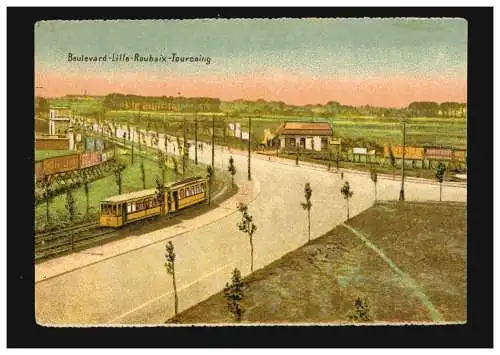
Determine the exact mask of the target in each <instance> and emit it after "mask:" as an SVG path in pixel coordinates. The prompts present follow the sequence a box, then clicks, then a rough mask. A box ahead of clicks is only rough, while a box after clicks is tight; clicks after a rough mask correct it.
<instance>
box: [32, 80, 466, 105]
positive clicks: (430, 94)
mask: <svg viewBox="0 0 500 355" xmlns="http://www.w3.org/2000/svg"><path fill="white" fill-rule="evenodd" d="M165 75H166V77H165V78H162V77H160V76H158V75H157V74H155V73H124V72H119V73H118V72H117V73H100V74H97V73H92V74H90V73H89V74H78V73H67V72H66V73H54V72H37V73H36V74H35V83H36V85H35V86H42V87H43V89H35V94H36V95H40V96H45V97H60V96H64V95H67V94H75V95H82V94H83V93H84V92H85V90H86V91H87V95H99V96H100V95H106V94H109V93H112V92H117V93H122V94H135V95H144V96H177V93H178V92H180V93H181V95H182V96H185V97H200V96H201V97H218V98H220V99H221V100H223V101H231V100H236V99H246V100H257V99H264V100H267V101H283V102H285V103H287V104H292V105H306V104H325V103H326V102H327V101H338V102H340V103H341V104H343V105H353V106H361V105H372V106H379V107H406V106H408V104H409V103H410V102H413V101H436V102H445V101H455V102H466V101H467V80H466V79H457V78H450V79H446V78H443V77H442V76H437V75H435V76H433V75H431V74H429V75H428V76H427V77H420V78H419V77H416V76H394V75H393V76H391V77H388V76H387V77H367V78H364V79H363V78H359V77H358V78H350V79H347V78H337V79H335V78H321V79H319V78H316V77H314V76H308V75H294V74H288V73H280V72H274V73H269V72H267V73H266V72H263V73H258V74H254V75H252V76H249V75H246V76H245V75H238V76H233V77H231V76H214V75H206V76H201V75H197V76H189V75H187V76H176V75H171V74H168V75H167V74H165ZM172 81H175V84H171V82H172Z"/></svg>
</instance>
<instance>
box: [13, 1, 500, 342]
mask: <svg viewBox="0 0 500 355" xmlns="http://www.w3.org/2000/svg"><path fill="white" fill-rule="evenodd" d="M279 17H290V18H298V17H461V18H465V19H466V20H467V21H468V36H469V40H468V112H469V116H470V117H472V119H471V120H469V122H468V140H469V142H468V146H469V152H468V157H469V171H468V175H469V181H468V231H469V232H468V322H467V324H465V325H446V326H375V327H295V326H294V327H282V326H276V327H259V326H256V327H253V326H252V327H207V328H204V327H179V328H164V327H153V328H151V327H147V328H46V327H41V326H38V325H37V324H36V323H35V317H34V270H33V255H34V250H33V243H32V238H31V237H30V236H31V235H33V229H34V228H33V223H34V222H33V221H34V211H33V209H32V208H31V207H29V208H27V207H26V206H28V201H32V199H33V197H32V196H33V180H32V176H33V169H34V166H33V145H30V144H24V142H25V140H23V144H20V145H18V144H17V142H16V141H17V135H18V132H25V131H26V130H31V131H33V128H34V127H33V120H32V119H29V118H30V117H32V115H33V107H34V90H33V84H34V61H33V58H34V36H33V30H34V24H35V22H36V21H39V20H55V19H64V20H70V19H75V20H79V19H190V18H279ZM7 38H8V40H7V49H8V53H7V62H8V67H7V68H8V71H7V77H8V80H7V82H8V85H7V88H8V100H7V101H8V112H7V113H8V116H7V117H9V118H10V119H9V120H8V122H7V128H8V132H9V133H10V134H11V135H10V137H9V138H10V139H9V138H8V147H9V148H10V149H8V159H7V161H8V164H7V167H8V170H7V179H8V181H9V182H10V187H11V188H10V189H9V192H8V197H9V199H8V202H9V203H12V204H8V206H9V207H11V209H10V210H8V212H7V217H10V220H9V218H7V221H8V222H7V223H8V226H9V228H8V233H7V235H8V237H7V247H8V248H7V271H8V272H7V308H8V309H7V324H8V329H7V346H8V347H23V348H33V347H114V348H126V347H187V348H200V347H231V348H238V347H239V348H241V347H268V348H272V347H282V348H292V347H294V348H295V347H309V348H318V347H323V348H325V347H357V348H366V347H454V348H456V347H492V346H493V233H492V232H493V229H492V221H493V203H492V202H493V200H492V197H491V194H489V193H487V192H486V191H488V192H489V191H492V187H493V181H492V178H493V170H492V164H491V162H493V153H492V152H493V137H492V128H493V8H492V7H481V8H478V7H475V8H471V7H460V8H449V7H447V8H443V7H433V8H423V7H419V8H410V7H406V8H394V7H377V8H346V7H328V8H236V7H231V8H214V7H212V8H110V7H103V8H89V7H87V8H82V7H73V8H61V7H45V8H39V7H38V8H34V7H31V8H19V7H9V8H7ZM14 67H15V68H14ZM28 96H29V97H30V100H26V98H27V97H28ZM490 117H491V118H490ZM32 143H33V142H32ZM14 183H15V184H16V187H15V188H14V186H13V185H14ZM28 186H30V188H28ZM481 187H482V188H481ZM488 188H489V189H488ZM487 189H488V190H487ZM14 201H15V202H16V203H15V204H14V203H13V202H14ZM14 206H15V207H14ZM20 211H22V212H23V213H19V212H20ZM28 221H29V223H28ZM9 222H10V223H9Z"/></svg>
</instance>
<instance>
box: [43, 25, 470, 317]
mask: <svg viewBox="0 0 500 355" xmlns="http://www.w3.org/2000/svg"><path fill="white" fill-rule="evenodd" d="M34 31H35V58H34V61H35V88H34V90H35V97H36V107H35V112H34V119H35V132H34V133H35V143H36V144H35V158H36V159H35V160H36V161H35V176H34V184H35V196H34V199H35V207H34V208H35V227H36V235H35V255H34V257H35V260H36V263H35V265H34V268H35V313H36V321H37V323H38V324H39V325H42V326H47V327H67V326H71V327H87V326H103V325H105V326H112V327H114V326H151V325H162V326H165V327H181V326H192V325H194V326H217V325H230V326H249V325H280V326H287V325H321V326H349V325H362V326H368V325H381V324H383V325H393V326H401V325H407V324H419V325H425V324H445V325H446V324H465V323H467V22H466V21H465V20H464V19H461V18H300V19H299V18H296V19H292V18H281V19H252V18H248V19H196V20H108V21H97V20H86V21H62V20H50V21H40V22H37V23H36V25H35V28H34Z"/></svg>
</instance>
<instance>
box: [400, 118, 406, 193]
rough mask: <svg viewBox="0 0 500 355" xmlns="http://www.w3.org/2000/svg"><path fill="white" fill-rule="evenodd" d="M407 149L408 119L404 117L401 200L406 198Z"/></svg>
mask: <svg viewBox="0 0 500 355" xmlns="http://www.w3.org/2000/svg"><path fill="white" fill-rule="evenodd" d="M405 150H406V119H403V159H402V163H401V191H399V201H404V200H405Z"/></svg>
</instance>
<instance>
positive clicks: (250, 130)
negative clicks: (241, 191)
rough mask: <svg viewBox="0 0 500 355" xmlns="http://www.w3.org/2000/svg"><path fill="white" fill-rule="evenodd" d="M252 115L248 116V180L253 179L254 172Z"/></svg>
mask: <svg viewBox="0 0 500 355" xmlns="http://www.w3.org/2000/svg"><path fill="white" fill-rule="evenodd" d="M251 144H252V117H251V116H248V181H250V180H252V174H251V172H250V154H251V151H252V148H251Z"/></svg>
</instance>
